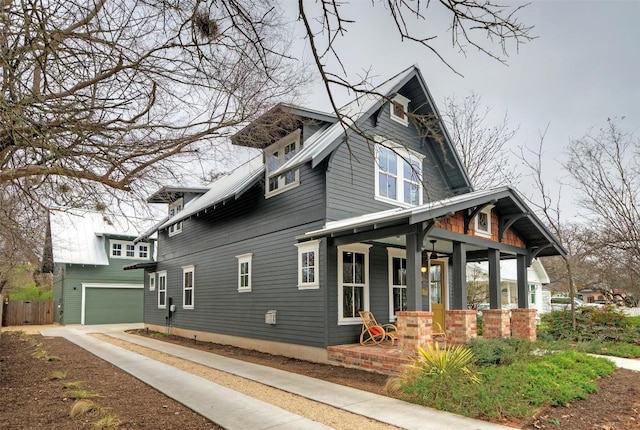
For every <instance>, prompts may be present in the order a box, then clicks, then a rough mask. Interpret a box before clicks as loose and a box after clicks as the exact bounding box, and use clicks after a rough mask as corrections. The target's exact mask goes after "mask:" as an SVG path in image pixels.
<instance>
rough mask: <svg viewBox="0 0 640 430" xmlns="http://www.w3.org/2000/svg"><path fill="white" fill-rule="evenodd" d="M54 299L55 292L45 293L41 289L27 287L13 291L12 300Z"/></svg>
mask: <svg viewBox="0 0 640 430" xmlns="http://www.w3.org/2000/svg"><path fill="white" fill-rule="evenodd" d="M52 298H53V291H51V290H49V291H43V290H42V289H41V288H39V287H38V286H36V285H35V284H33V285H27V286H25V287H22V288H19V289H14V290H13V291H11V300H31V301H38V300H51V299H52Z"/></svg>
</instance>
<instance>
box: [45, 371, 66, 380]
mask: <svg viewBox="0 0 640 430" xmlns="http://www.w3.org/2000/svg"><path fill="white" fill-rule="evenodd" d="M63 379H67V371H66V370H54V371H53V372H51V375H49V380H51V381H61V380H63Z"/></svg>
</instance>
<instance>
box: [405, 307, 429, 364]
mask: <svg viewBox="0 0 640 430" xmlns="http://www.w3.org/2000/svg"><path fill="white" fill-rule="evenodd" d="M396 316H397V317H398V319H397V320H396V325H397V327H398V345H399V346H400V349H402V350H403V351H406V352H408V353H410V354H413V353H415V351H416V347H418V346H424V345H426V344H427V343H431V341H432V333H433V313H432V312H428V311H401V312H397V313H396Z"/></svg>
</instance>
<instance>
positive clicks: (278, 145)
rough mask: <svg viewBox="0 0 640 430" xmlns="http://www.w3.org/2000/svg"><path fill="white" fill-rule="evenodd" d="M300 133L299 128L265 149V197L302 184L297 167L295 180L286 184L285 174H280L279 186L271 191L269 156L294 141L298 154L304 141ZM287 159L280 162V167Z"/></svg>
mask: <svg viewBox="0 0 640 430" xmlns="http://www.w3.org/2000/svg"><path fill="white" fill-rule="evenodd" d="M300 133H301V130H300V129H297V130H295V131H294V132H292V133H290V134H288V135H286V136H285V137H283V138H282V139H280V140H278V141H277V142H276V143H274V144H272V145H270V146H268V147H267V148H265V149H264V165H265V168H264V171H265V187H264V193H265V198H267V199H268V198H269V197H273V196H277V195H278V194H280V193H283V192H285V191H287V190H290V189H291V188H295V187H297V186H298V185H300V169H295V175H296V178H295V180H294V181H293V182H291V183H290V184H287V185H285V184H284V175H278V188H277V189H276V190H273V191H269V179H271V177H272V176H273V175H271V174H270V172H269V156H270V155H271V154H273V153H274V152H276V151H279V150H280V149H282V148H284V147H285V146H287V145H290V144H291V143H293V142H296V154H297V153H298V152H300V150H301V149H302V142H301V141H300ZM285 162H286V161H282V164H280V166H278V168H280V167H281V166H282V165H283V164H284V163H285Z"/></svg>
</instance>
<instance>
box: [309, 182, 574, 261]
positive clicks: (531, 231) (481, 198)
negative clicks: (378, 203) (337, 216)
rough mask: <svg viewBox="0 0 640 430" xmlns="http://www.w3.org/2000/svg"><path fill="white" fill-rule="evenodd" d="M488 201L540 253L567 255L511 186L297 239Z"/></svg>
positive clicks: (426, 217)
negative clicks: (510, 218) (513, 219)
mask: <svg viewBox="0 0 640 430" xmlns="http://www.w3.org/2000/svg"><path fill="white" fill-rule="evenodd" d="M487 203H491V204H493V205H494V207H495V208H496V209H497V210H498V212H499V213H501V214H503V216H504V215H507V214H508V215H518V216H519V217H518V218H517V219H516V220H515V222H514V223H513V224H512V225H511V228H513V229H514V230H515V231H517V232H518V233H519V234H520V235H521V236H522V237H523V238H524V239H525V241H526V242H527V243H528V244H529V245H530V246H535V247H538V248H539V249H541V251H540V253H539V256H549V255H566V254H567V251H566V250H565V249H564V247H563V246H562V245H561V244H560V243H559V242H558V241H557V240H556V239H555V237H554V236H553V234H551V232H549V230H548V229H547V228H546V227H545V225H544V224H543V223H542V221H540V219H539V218H538V217H537V216H535V214H533V212H532V211H531V210H530V209H529V207H528V206H527V204H526V203H525V202H524V200H523V199H522V197H520V195H519V194H518V193H517V191H516V190H514V189H513V188H510V187H501V188H495V189H492V190H481V191H473V192H470V193H466V194H461V195H458V196H454V197H450V198H446V199H442V200H438V201H434V202H429V203H426V204H423V205H421V206H415V207H411V208H395V209H389V210H385V211H380V212H374V213H370V214H366V215H361V216H357V217H353V218H347V219H342V220H339V221H330V222H327V223H326V224H325V226H324V228H322V229H319V230H314V231H311V232H308V233H305V234H304V235H302V236H300V237H298V239H299V240H310V239H314V238H320V237H326V236H336V235H343V234H350V233H352V232H355V231H366V230H375V229H377V228H386V227H391V226H401V225H406V226H411V225H416V224H419V223H422V222H425V221H430V220H435V219H438V218H441V217H445V216H448V215H450V214H453V213H456V212H459V211H462V210H466V209H470V208H474V207H477V206H479V205H483V204H487Z"/></svg>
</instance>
